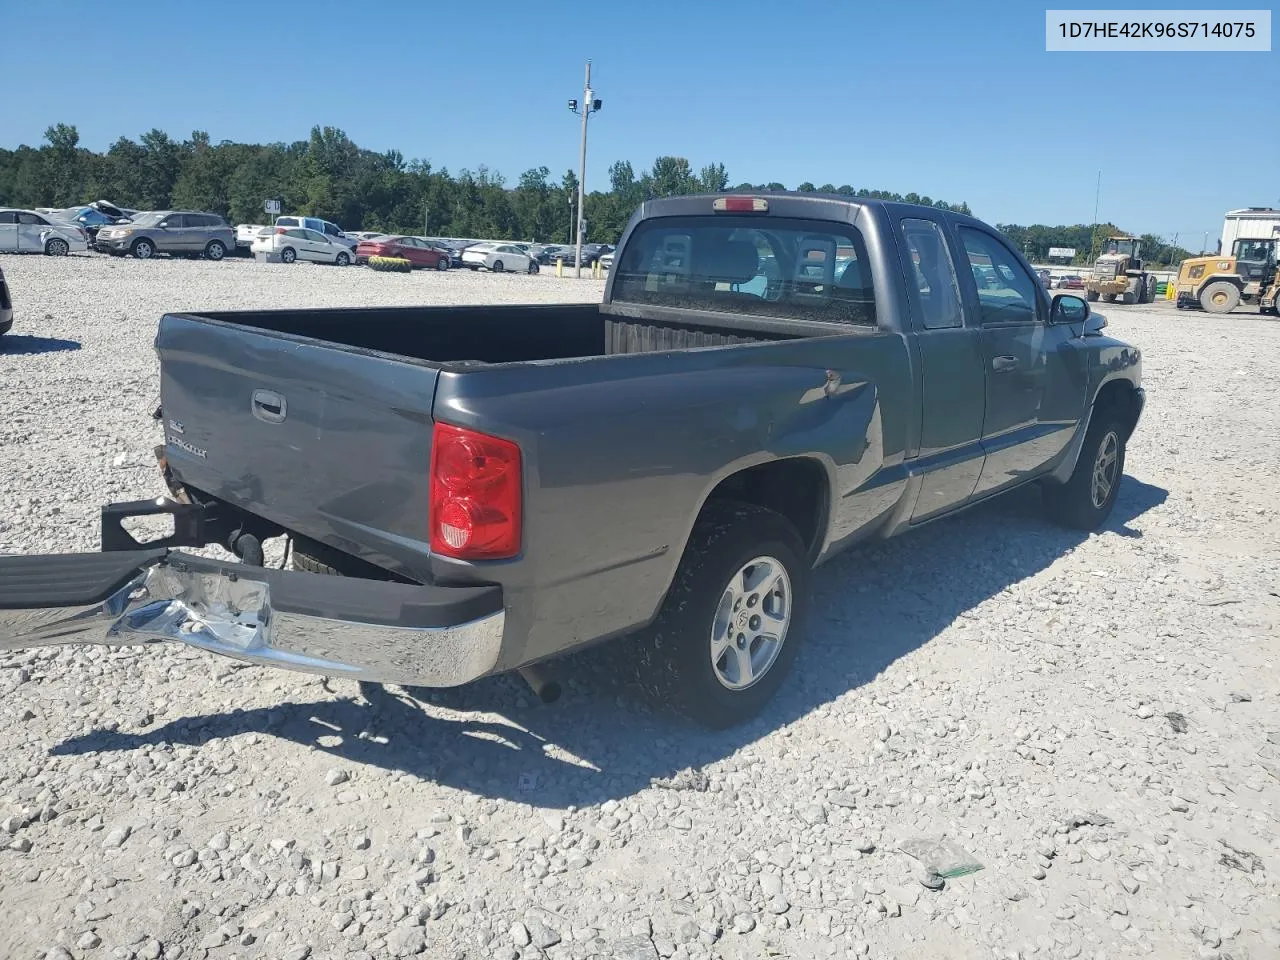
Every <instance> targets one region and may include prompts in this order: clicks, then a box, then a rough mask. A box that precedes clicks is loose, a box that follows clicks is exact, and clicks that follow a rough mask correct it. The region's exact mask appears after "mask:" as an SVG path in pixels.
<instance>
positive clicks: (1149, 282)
mask: <svg viewBox="0 0 1280 960" xmlns="http://www.w3.org/2000/svg"><path fill="white" fill-rule="evenodd" d="M1138 302H1139V303H1155V302H1156V278H1155V275H1154V274H1147V278H1146V282H1145V283H1144V284H1143V285H1142V299H1141V300H1139V301H1138Z"/></svg>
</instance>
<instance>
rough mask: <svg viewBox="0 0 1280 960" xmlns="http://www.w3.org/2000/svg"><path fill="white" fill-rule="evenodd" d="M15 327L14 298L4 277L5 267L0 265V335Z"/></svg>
mask: <svg viewBox="0 0 1280 960" xmlns="http://www.w3.org/2000/svg"><path fill="white" fill-rule="evenodd" d="M12 329H13V299H12V298H11V297H10V296H9V284H7V283H6V282H5V279H4V268H3V267H0V337H2V336H4V335H5V334H6V333H8V332H9V331H10V330H12Z"/></svg>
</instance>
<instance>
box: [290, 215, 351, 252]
mask: <svg viewBox="0 0 1280 960" xmlns="http://www.w3.org/2000/svg"><path fill="white" fill-rule="evenodd" d="M275 225H276V226H277V227H302V228H303V229H304V230H314V231H315V232H316V233H323V234H324V235H325V236H326V237H329V238H330V239H333V240H337V241H339V242H341V243H342V244H344V245H345V246H346V247H347V249H348V250H355V248H356V244H357V242H358V241H357V240H356V239H355V238H353V237H348V236H347V235H346V233H344V232H343V230H342V228H341V227H340V226H338V225H337V224H336V223H330V222H329V221H328V220H321V219H320V218H318V217H276V222H275Z"/></svg>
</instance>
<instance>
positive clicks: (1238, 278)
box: [1177, 237, 1280, 313]
mask: <svg viewBox="0 0 1280 960" xmlns="http://www.w3.org/2000/svg"><path fill="white" fill-rule="evenodd" d="M1277 247H1280V237H1269V238H1265V239H1251V240H1236V241H1235V242H1234V243H1232V244H1231V256H1229V257H1222V256H1218V257H1191V258H1190V259H1187V260H1183V261H1182V263H1181V265H1180V266H1179V267H1178V280H1177V291H1178V306H1179V307H1200V308H1201V309H1203V310H1207V311H1209V312H1210V313H1230V312H1231V311H1232V310H1234V309H1235V308H1236V307H1238V306H1239V305H1240V304H1241V303H1256V304H1258V306H1259V307H1260V308H1261V309H1262V312H1263V313H1274V312H1275V309H1276V294H1275V287H1276V252H1277Z"/></svg>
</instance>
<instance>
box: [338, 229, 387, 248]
mask: <svg viewBox="0 0 1280 960" xmlns="http://www.w3.org/2000/svg"><path fill="white" fill-rule="evenodd" d="M343 233H345V234H346V236H347V239H349V240H354V241H355V242H356V244H357V245H358V244H361V243H363V242H364V241H365V240H372V239H374V237H385V236H386V234H385V233H379V232H378V231H377V230H344V231H343Z"/></svg>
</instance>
